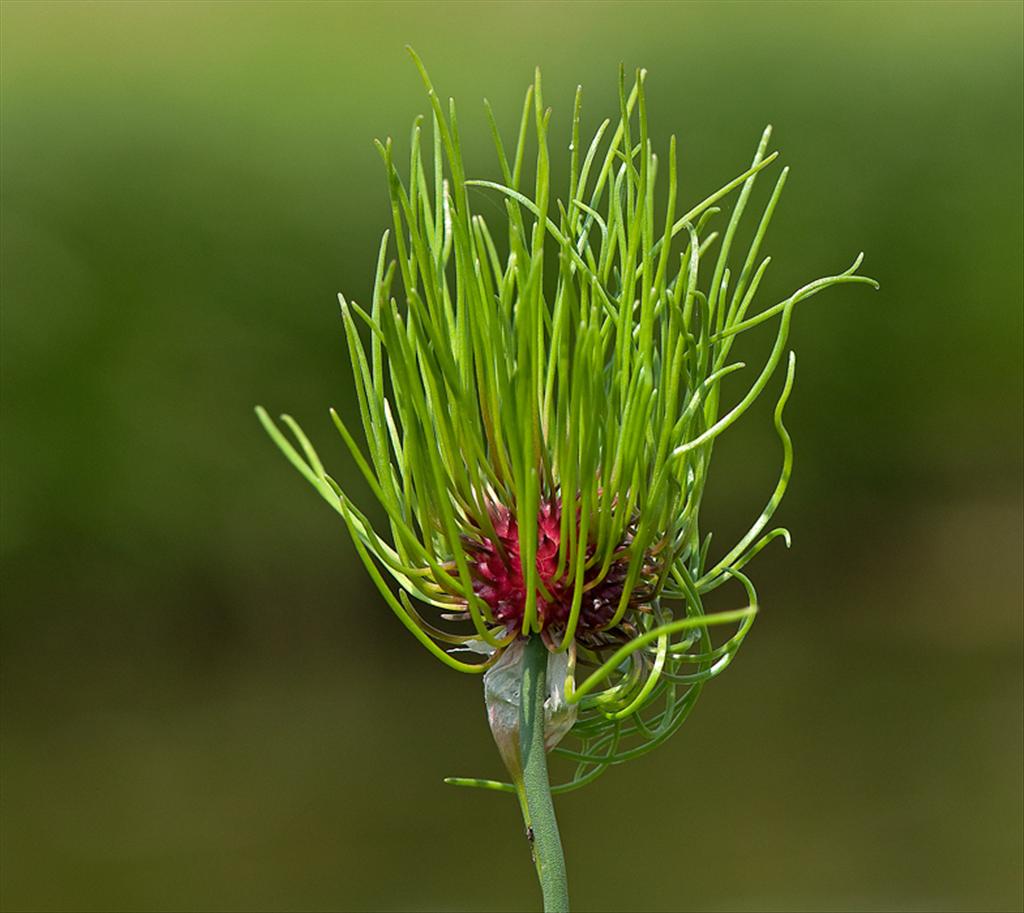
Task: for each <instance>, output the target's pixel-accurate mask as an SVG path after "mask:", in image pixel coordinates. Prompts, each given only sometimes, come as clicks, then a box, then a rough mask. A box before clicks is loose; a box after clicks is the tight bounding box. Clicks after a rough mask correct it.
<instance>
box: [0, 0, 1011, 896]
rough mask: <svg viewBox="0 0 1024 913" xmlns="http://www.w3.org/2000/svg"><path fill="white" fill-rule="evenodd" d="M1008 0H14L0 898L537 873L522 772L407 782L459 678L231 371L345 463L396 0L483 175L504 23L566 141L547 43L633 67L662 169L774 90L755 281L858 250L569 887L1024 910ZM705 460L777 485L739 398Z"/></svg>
mask: <svg viewBox="0 0 1024 913" xmlns="http://www.w3.org/2000/svg"><path fill="white" fill-rule="evenodd" d="M1022 11H1024V6H1022V5H1021V4H1020V3H1017V2H997V3H982V2H974V3H952V2H947V3H899V2H887V3H877V4H876V3H869V2H859V3H832V4H824V3H823V4H818V3H815V4H803V3H795V2H794V3H782V4H777V3H768V2H758V3H754V4H747V3H728V4H703V3H680V4H670V3H660V4H659V3H629V4H619V3H596V4H588V3H543V4H532V3H489V4H483V3H481V4H471V3H406V4H396V3H369V4H363V3H200V2H194V3H178V2H162V3H156V2H154V3H132V2H118V3H86V2H75V3H47V2H32V3H19V2H13V0H7V2H5V3H4V4H3V7H2V11H0V15H2V23H0V25H2V92H3V96H2V117H3V124H2V126H3V130H2V165H3V186H2V196H3V206H2V210H3V212H2V216H3V223H2V248H3V249H2V255H3V263H2V266H3V288H2V291H3V359H2V370H3V426H4V428H3V479H2V482H3V492H2V493H3V504H2V507H3V512H2V533H3V536H2V545H3V559H4V571H3V634H2V636H3V654H4V656H3V689H2V711H3V731H2V764H3V770H2V822H0V827H2V843H0V851H2V860H0V861H2V869H0V903H2V905H3V907H4V909H7V910H12V911H13V910H138V911H148V910H171V909H173V910H323V909H343V910H398V909H408V910H441V909H444V910H477V909H483V910H520V909H532V908H535V907H536V906H537V904H538V897H537V890H536V886H535V883H534V876H533V871H532V867H531V865H530V861H529V858H528V854H527V852H526V848H525V846H524V844H523V841H522V837H521V833H520V822H519V818H518V810H517V808H516V806H515V803H514V802H510V801H507V800H506V799H505V798H504V797H500V796H496V795H493V794H485V793H477V792H474V791H458V790H455V789H452V788H450V787H447V786H444V785H443V784H442V783H441V778H442V777H443V776H444V775H446V774H463V775H481V776H497V775H499V774H500V766H499V761H498V759H497V755H496V753H495V751H494V749H493V746H492V744H491V742H490V736H489V734H488V731H487V729H486V725H485V721H484V716H483V709H482V702H481V694H480V686H479V682H478V681H477V680H475V679H469V678H466V677H463V676H459V675H457V674H455V673H453V672H450V671H448V670H446V669H444V668H443V667H442V666H441V665H440V664H438V663H436V662H435V661H433V660H432V659H430V658H429V657H428V656H427V655H426V654H425V653H424V652H423V651H422V650H421V648H420V647H418V646H417V645H416V644H415V643H414V642H413V640H412V639H411V638H410V637H409V636H408V635H407V634H406V633H405V632H404V631H403V630H402V628H401V627H400V625H399V624H398V622H397V621H396V620H395V619H394V618H393V617H392V616H391V615H390V613H389V612H388V611H387V609H386V607H385V606H384V605H383V604H382V601H381V599H380V598H379V597H378V596H377V595H376V594H375V592H374V591H373V590H372V588H371V586H370V584H369V582H368V581H367V579H366V576H365V574H364V573H363V572H362V569H361V568H360V567H358V566H357V557H356V555H355V553H354V551H353V549H352V547H351V544H350V543H349V542H348V540H347V537H346V534H345V532H344V529H343V525H342V524H341V523H340V522H339V520H338V518H337V517H336V516H335V515H334V514H333V513H332V512H331V511H329V510H327V509H326V508H325V506H324V505H323V504H322V503H321V502H319V500H318V499H317V497H316V495H315V494H314V493H313V492H312V490H310V489H309V488H308V487H307V486H306V485H305V484H304V483H303V482H302V480H301V479H300V478H299V477H298V476H297V475H296V474H295V473H294V472H293V471H292V470H291V468H290V467H288V466H287V464H286V463H285V462H284V460H283V459H282V458H281V457H280V455H279V454H278V453H277V452H276V451H275V450H274V448H273V447H272V446H271V444H270V443H269V441H268V440H267V439H266V438H265V437H264V436H263V434H262V431H261V430H260V429H259V427H258V425H257V422H256V420H255V418H254V417H253V413H252V407H253V405H254V403H256V402H262V403H264V404H266V405H267V406H268V407H269V408H271V409H272V410H276V411H284V410H288V411H290V412H292V413H293V414H294V415H296V417H297V418H298V419H299V420H300V421H301V422H302V423H303V424H304V426H305V427H306V429H307V430H308V431H309V432H310V433H311V435H312V437H313V439H314V440H315V441H316V443H317V444H318V446H319V447H320V448H321V453H322V454H324V456H325V458H328V459H329V461H330V463H331V466H332V469H333V470H334V471H335V472H336V474H337V475H339V476H340V477H342V478H344V479H347V480H349V481H350V483H351V484H352V485H353V486H354V491H355V492H356V494H357V495H359V496H362V495H363V494H365V489H363V488H361V487H360V486H359V484H358V482H357V481H356V480H355V479H354V472H353V467H352V464H351V463H350V462H349V460H348V459H347V456H346V454H345V452H344V448H343V445H342V443H341V441H340V439H338V437H337V436H336V434H335V433H334V431H333V429H332V427H331V425H330V422H329V419H328V417H327V413H326V409H327V407H328V406H329V405H334V406H336V407H338V408H339V409H340V410H342V411H343V412H345V411H349V410H352V409H353V408H354V404H353V399H352V395H351V393H350V371H349V366H348V363H347V356H346V349H345V346H344V343H343V339H342V331H341V325H340V322H339V319H338V315H337V311H336V303H335V298H334V296H335V293H336V292H337V291H338V290H341V289H343V290H344V291H345V292H346V294H347V295H348V296H349V297H352V298H355V299H356V300H363V301H365V300H366V299H367V294H368V290H369V287H370V284H371V279H372V268H373V261H374V256H375V252H376V248H377V244H378V239H379V233H380V232H381V231H382V230H383V229H384V228H385V227H386V226H387V224H388V220H389V218H390V213H389V209H388V204H387V197H386V186H385V181H384V178H383V174H382V171H381V168H380V163H379V159H378V157H377V154H376V152H375V151H374V149H373V147H372V144H371V140H372V139H373V137H383V136H386V135H393V136H395V137H396V142H397V143H398V144H399V147H400V148H401V149H405V148H407V142H408V129H409V125H410V123H411V120H412V118H413V117H414V116H415V115H416V114H417V113H421V112H425V111H426V110H427V103H426V99H425V97H424V95H423V92H422V89H421V86H420V83H419V80H418V77H417V74H416V73H415V70H414V69H413V67H412V65H411V63H410V62H409V60H408V58H407V57H406V55H405V53H404V51H403V45H404V44H405V43H406V42H410V43H413V44H414V45H415V46H416V47H417V49H418V50H419V52H420V54H421V55H422V56H423V58H424V59H425V60H426V62H427V64H428V66H429V67H430V69H431V71H432V74H433V78H434V81H435V83H436V84H437V85H438V86H439V87H440V89H441V90H442V92H444V93H445V94H452V95H454V96H455V97H456V98H457V99H458V100H459V102H460V105H461V107H460V112H461V117H460V121H461V124H462V130H463V133H464V137H465V141H466V146H467V150H468V151H467V155H468V158H469V161H470V163H471V168H472V170H473V171H474V172H475V173H476V174H477V175H478V176H493V175H494V174H496V171H497V169H496V167H495V163H494V158H493V153H492V151H491V149H490V147H489V146H488V142H489V139H488V133H487V129H486V121H485V119H484V115H483V112H482V107H481V106H480V105H479V102H480V100H481V98H482V97H483V96H484V95H487V96H488V97H489V99H490V100H491V102H492V104H493V105H494V107H495V109H496V111H497V112H498V116H499V119H500V122H501V124H502V129H503V130H505V131H506V135H508V134H511V132H512V131H513V130H514V128H515V124H516V121H517V117H518V110H519V105H520V103H521V97H522V92H523V91H524V89H525V87H526V85H527V84H528V82H529V81H530V79H531V78H532V72H533V67H534V65H537V64H539V65H540V66H541V67H542V68H543V71H544V75H545V86H546V97H547V100H548V101H549V103H551V104H552V105H553V106H554V108H555V114H554V116H553V121H552V123H553V134H554V135H555V136H562V137H564V139H565V145H566V146H567V144H568V119H569V113H570V111H571V99H572V94H573V91H574V89H575V86H576V84H577V83H582V84H583V85H584V87H585V112H586V116H587V118H588V119H587V121H586V125H587V126H588V127H590V128H591V129H593V128H594V127H596V125H597V124H598V123H599V122H600V120H601V118H603V117H604V116H605V115H606V114H614V112H615V110H616V69H617V66H618V64H619V62H620V61H623V62H624V63H625V64H626V66H627V67H628V68H633V67H636V66H645V67H647V68H648V69H649V71H650V77H649V82H648V86H649V100H650V101H649V103H650V110H651V117H652V120H653V124H654V132H653V135H654V138H655V140H656V142H658V143H661V144H664V143H666V142H667V138H668V134H669V133H670V132H673V131H674V132H677V133H678V134H679V137H680V146H681V174H682V176H683V191H682V199H683V201H690V202H693V201H696V200H698V199H700V198H702V197H703V196H704V195H706V193H708V192H710V191H711V190H712V189H714V188H715V187H717V186H719V185H720V184H721V183H723V182H724V181H726V180H727V179H729V178H730V177H732V176H733V175H734V174H736V173H738V172H739V171H740V170H742V168H743V167H745V163H746V162H747V161H748V160H749V158H750V156H751V154H752V152H753V149H754V146H755V145H756V141H757V138H758V136H759V134H760V131H761V129H762V127H763V125H764V124H765V123H768V122H771V123H772V124H773V125H774V126H775V131H776V133H775V137H776V143H777V145H778V147H780V148H781V149H782V150H783V158H784V160H785V161H786V162H787V163H788V164H790V165H791V166H792V168H793V174H792V176H791V180H790V182H789V184H788V186H787V191H786V194H785V196H784V198H783V203H782V205H781V207H780V209H779V211H778V214H777V216H776V220H775V222H774V224H773V228H772V233H771V235H770V236H769V240H768V242H767V247H766V251H767V252H768V253H770V254H772V255H773V257H774V262H775V264H776V265H775V266H773V268H772V271H770V273H769V277H768V279H767V280H766V285H765V287H764V296H763V298H762V299H761V300H762V302H764V303H770V302H773V301H775V300H777V297H779V296H781V295H783V294H785V293H787V292H788V291H790V290H792V289H793V288H795V287H797V286H798V285H800V284H802V283H803V282H804V281H805V280H807V279H810V278H813V277H816V276H819V275H826V274H829V273H832V272H835V271H838V270H840V269H843V268H845V267H846V266H847V265H848V264H849V262H850V261H851V260H852V259H853V256H854V255H855V254H856V253H857V251H859V250H864V251H866V253H867V259H866V262H865V267H864V269H865V271H866V272H867V273H868V274H870V275H873V276H875V277H877V278H878V279H879V280H880V281H881V283H882V291H881V292H878V293H873V292H871V291H870V290H868V289H865V288H863V287H849V286H848V287H844V288H840V289H837V290H834V291H832V292H830V293H828V294H827V295H826V296H821V297H819V298H816V299H814V301H813V302H810V303H808V304H807V305H804V306H803V310H801V311H799V313H798V315H797V319H796V326H795V335H794V339H793V341H794V344H795V346H796V348H797V349H798V351H799V371H798V376H797V387H796V392H795V394H794V396H793V398H792V400H791V403H790V406H789V409H788V416H789V421H788V424H789V427H790V428H791V430H792V432H793V434H794V437H795V439H796V445H797V462H796V471H795V475H794V478H793V483H792V486H791V489H790V494H789V496H788V500H787V502H786V503H785V505H784V507H783V510H782V511H781V513H780V516H781V519H782V521H783V522H784V523H786V524H787V525H788V526H790V527H791V528H792V530H793V532H794V537H795V538H794V545H793V548H792V550H791V551H790V552H788V553H787V552H786V551H785V550H784V549H783V548H782V547H781V545H779V544H776V545H773V546H772V548H771V549H769V550H767V551H766V552H764V553H762V555H761V556H760V558H759V559H758V561H757V562H756V564H755V565H753V571H754V576H755V579H756V580H757V581H758V584H759V588H760V594H761V599H762V603H763V614H762V616H761V617H760V618H759V620H758V622H757V624H756V626H755V628H754V630H753V633H752V635H751V637H750V638H749V639H748V640H747V643H746V645H745V647H744V649H743V651H742V652H741V655H740V657H739V659H738V660H737V662H736V663H735V664H734V665H733V667H732V668H731V669H730V671H729V673H728V674H727V675H725V676H723V677H722V678H720V679H718V680H717V681H716V682H714V683H713V684H712V685H711V686H710V687H709V688H708V689H707V690H706V691H705V693H704V696H703V698H702V700H701V702H700V704H699V705H698V706H697V709H696V711H695V713H694V714H693V716H692V717H691V719H690V721H689V722H688V724H687V726H686V727H684V729H683V730H682V732H681V733H680V734H679V735H678V736H677V737H676V738H675V739H674V740H673V741H672V742H671V743H669V744H668V745H667V746H665V747H663V748H661V749H660V750H659V751H658V752H656V753H655V754H653V755H651V756H649V757H647V758H646V759H643V760H640V761H637V762H634V763H632V764H631V765H628V766H626V767H622V768H619V769H617V770H614V771H612V772H610V773H608V774H607V775H606V776H605V777H604V778H603V779H602V780H600V781H598V783H596V784H595V785H593V786H592V787H590V788H588V789H586V790H584V791H582V792H579V793H575V794H573V795H570V796H568V797H566V798H564V799H562V800H560V801H559V811H560V816H561V825H562V831H563V837H564V841H565V844H566V847H567V851H568V858H569V868H570V871H569V874H570V879H571V885H572V891H573V896H574V901H575V904H576V906H577V907H578V908H579V909H580V910H626V909H637V910H681V909H704V910H744V909H750V910H775V909H777V910H802V909H808V910H867V909H879V910H896V909H899V910H939V909H941V910H961V909H962V910H1012V909H1018V910H1019V909H1021V907H1022V905H1024V889H1022V854H1024V846H1022V829H1024V823H1022V820H1024V799H1022V753H1024V748H1022V687H1024V686H1022V579H1021V578H1022V572H1021V565H1022V519H1021V518H1022V510H1021V504H1022V471H1021V467H1022V372H1021V362H1022V326H1021V323H1022V321H1021V315H1022V306H1021V305H1022V265H1021V252H1022V230H1021V229H1022V170H1024V168H1022V78H1024V77H1022V43H1024V39H1022V28H1024V25H1022ZM565 156H566V151H565V149H564V148H562V149H560V151H558V152H556V158H558V159H559V161H561V163H562V164H561V165H560V166H559V167H563V168H564V159H565ZM559 157H560V158H559ZM765 183H766V184H767V183H768V182H765ZM768 189H769V188H768V187H762V188H761V191H762V195H761V196H760V197H758V198H759V199H761V200H763V199H764V197H763V194H764V193H766V192H767V190H768ZM475 199H476V201H477V205H478V207H479V211H482V212H484V213H485V215H486V214H487V213H488V212H491V213H493V214H495V215H499V214H500V207H498V206H497V205H496V204H494V203H493V202H491V201H490V200H489V199H488V198H487V196H486V193H485V192H483V191H481V192H480V193H479V196H477V197H476V198H475ZM748 345H749V346H750V349H749V353H750V354H751V355H752V357H756V356H757V354H758V352H759V351H760V350H759V349H758V346H762V348H763V345H764V340H757V339H755V340H751V342H750V343H749V344H748ZM716 453H717V456H716V460H717V461H718V465H717V470H716V472H717V475H715V477H714V478H713V480H712V489H711V491H710V492H709V496H708V497H709V500H708V503H707V510H706V512H705V520H704V522H705V525H706V526H707V527H708V528H713V529H715V530H716V531H718V532H719V534H720V536H721V537H722V541H725V540H727V538H728V537H729V536H730V535H734V534H736V533H737V532H739V531H741V530H744V529H745V528H746V525H748V524H749V522H750V519H751V518H752V517H753V516H755V515H756V513H757V512H758V511H759V510H760V507H761V505H762V503H763V500H764V498H765V496H766V494H767V492H768V491H769V490H770V488H771V486H772V485H773V484H774V479H775V474H776V472H777V461H778V458H779V453H778V443H777V441H776V439H775V437H774V435H773V432H772V429H771V424H770V420H769V410H768V404H767V403H766V406H765V408H764V409H763V410H762V411H761V412H759V413H757V414H755V415H754V416H753V417H752V418H751V419H750V420H748V421H746V422H745V424H744V426H742V427H740V428H737V429H736V430H735V432H734V433H732V434H731V437H727V438H725V439H723V441H722V443H721V445H720V446H719V449H718V450H717V451H716ZM737 598H739V596H738V595H737ZM726 602H728V600H726Z"/></svg>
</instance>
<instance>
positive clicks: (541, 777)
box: [519, 635, 569, 913]
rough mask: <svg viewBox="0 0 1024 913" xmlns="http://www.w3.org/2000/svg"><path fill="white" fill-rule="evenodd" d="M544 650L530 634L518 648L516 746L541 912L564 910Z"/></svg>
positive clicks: (562, 861)
mask: <svg viewBox="0 0 1024 913" xmlns="http://www.w3.org/2000/svg"><path fill="white" fill-rule="evenodd" d="M547 666H548V651H547V647H545V646H544V641H543V640H542V639H541V638H540V637H539V636H538V635H534V636H533V637H531V638H530V639H529V640H528V641H527V643H526V648H525V649H524V651H523V684H522V688H521V690H520V693H519V747H520V750H521V753H522V757H523V798H524V799H525V802H524V808H523V819H524V820H525V821H526V827H527V833H528V834H529V835H530V837H531V843H532V849H533V861H534V863H535V865H536V866H537V877H538V879H539V880H540V888H541V892H542V893H543V895H544V911H545V913H569V885H568V882H567V880H566V877H565V857H564V856H563V854H562V838H561V837H560V836H559V835H558V822H557V821H556V820H555V806H554V804H553V803H552V801H551V784H550V783H549V782H548V760H547V754H546V752H545V749H544V699H545V697H547Z"/></svg>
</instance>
